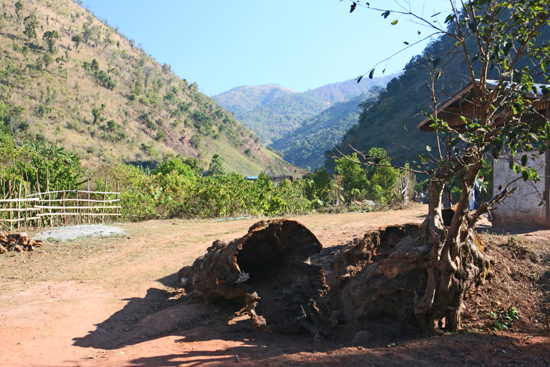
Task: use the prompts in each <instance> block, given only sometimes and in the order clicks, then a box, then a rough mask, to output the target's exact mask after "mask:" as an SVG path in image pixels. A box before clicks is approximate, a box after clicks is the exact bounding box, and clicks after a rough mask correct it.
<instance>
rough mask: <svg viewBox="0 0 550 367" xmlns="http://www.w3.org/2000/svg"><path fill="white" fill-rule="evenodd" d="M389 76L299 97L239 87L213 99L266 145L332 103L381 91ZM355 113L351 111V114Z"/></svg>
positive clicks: (284, 91) (292, 93)
mask: <svg viewBox="0 0 550 367" xmlns="http://www.w3.org/2000/svg"><path fill="white" fill-rule="evenodd" d="M391 78H392V76H388V77H382V78H376V79H373V80H368V81H366V82H365V83H361V84H358V83H357V82H356V81H355V80H347V81H345V82H340V83H333V84H328V85H325V86H322V87H319V88H316V89H313V90H308V91H306V92H303V93H298V92H295V91H292V90H290V89H285V88H281V87H279V86H276V85H263V86H257V87H249V86H246V87H239V88H234V89H232V90H230V91H228V92H225V93H222V94H220V95H217V96H215V97H214V98H215V99H216V101H218V103H220V104H221V105H222V106H224V107H225V108H227V109H228V110H230V111H232V112H234V113H235V118H237V119H238V120H239V121H241V122H242V123H243V124H245V125H246V126H247V127H248V128H250V129H252V130H253V131H254V132H256V133H257V134H258V136H260V138H261V139H262V141H263V142H264V144H266V145H269V144H271V143H273V142H275V141H276V140H278V139H281V138H282V137H283V136H285V135H288V134H291V133H292V131H294V130H295V129H298V128H300V126H302V124H303V123H304V121H305V120H306V119H310V118H313V117H314V116H316V115H317V114H319V113H320V112H322V111H324V110H325V109H327V108H329V107H330V106H331V105H332V104H334V103H336V102H341V101H345V100H347V99H349V98H353V97H355V96H357V95H359V94H361V93H363V92H368V91H370V90H371V89H373V88H376V87H383V86H385V85H386V83H387V82H388V81H389V80H390V79H391ZM353 113H355V111H353Z"/></svg>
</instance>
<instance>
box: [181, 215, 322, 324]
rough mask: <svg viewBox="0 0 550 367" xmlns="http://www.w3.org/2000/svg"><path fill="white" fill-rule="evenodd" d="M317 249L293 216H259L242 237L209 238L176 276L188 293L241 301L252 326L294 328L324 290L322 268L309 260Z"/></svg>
mask: <svg viewBox="0 0 550 367" xmlns="http://www.w3.org/2000/svg"><path fill="white" fill-rule="evenodd" d="M321 249H322V247H321V244H320V243H319V241H318V240H317V238H316V237H315V235H314V234H313V233H311V232H310V231H309V230H308V229H307V228H306V227H304V226H303V225H301V224H300V223H298V222H296V221H293V220H287V219H281V220H270V221H261V222H259V223H256V224H255V225H254V226H252V227H251V228H250V229H249V231H248V233H247V234H246V235H245V236H244V237H242V238H239V239H236V240H233V241H231V242H229V243H228V242H226V241H214V243H213V244H212V246H211V247H209V248H208V250H207V253H206V254H205V255H204V256H202V257H200V258H198V259H197V260H195V262H194V263H193V265H192V266H186V267H184V268H182V269H181V270H180V271H179V272H178V278H179V281H180V283H181V285H182V286H183V287H184V289H185V291H186V292H187V295H188V297H189V298H202V299H204V301H205V302H206V303H208V302H211V301H213V300H216V299H219V298H223V299H229V300H232V301H235V302H238V303H240V304H242V305H243V308H242V310H241V312H243V313H247V314H248V315H250V317H251V318H252V319H253V321H254V323H255V324H256V326H258V327H260V328H262V329H264V330H266V331H272V330H277V331H280V332H283V333H296V332H298V331H300V330H303V328H304V325H305V327H306V328H307V327H308V326H309V324H308V322H307V321H306V319H307V318H308V312H309V311H308V303H309V302H310V300H311V299H315V298H316V297H317V296H318V295H319V294H320V293H322V292H325V291H326V284H325V277H324V273H323V270H322V269H321V267H320V266H318V265H312V264H311V263H310V262H309V261H308V259H309V258H310V257H311V256H312V255H314V254H317V253H319V252H320V251H321Z"/></svg>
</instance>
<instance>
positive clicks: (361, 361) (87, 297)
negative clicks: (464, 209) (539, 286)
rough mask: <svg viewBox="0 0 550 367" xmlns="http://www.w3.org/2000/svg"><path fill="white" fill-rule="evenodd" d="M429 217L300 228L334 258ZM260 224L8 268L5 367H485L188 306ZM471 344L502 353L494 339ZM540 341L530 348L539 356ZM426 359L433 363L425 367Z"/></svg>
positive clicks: (62, 251)
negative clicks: (320, 339) (211, 266)
mask: <svg viewBox="0 0 550 367" xmlns="http://www.w3.org/2000/svg"><path fill="white" fill-rule="evenodd" d="M425 213H426V208H425V207H420V206H418V207H416V208H414V209H411V210H406V211H396V212H385V213H355V214H337V215H311V216H304V217H298V218H295V219H297V220H298V221H300V222H301V223H303V224H304V225H305V226H306V227H308V228H309V229H310V230H311V231H312V232H313V233H314V234H315V235H316V236H317V237H318V238H319V240H320V241H321V243H323V245H324V246H333V245H338V244H341V243H344V242H347V241H349V240H351V239H353V238H355V237H362V235H363V233H364V232H365V231H367V230H369V229H376V228H378V227H379V226H381V225H387V224H398V223H406V222H420V221H422V218H423V215H424V214H425ZM257 221H258V219H246V220H234V221H232V220H228V221H221V222H220V221H218V222H209V221H183V220H171V221H148V222H142V223H129V224H122V225H118V227H120V228H123V229H124V230H126V234H124V235H122V236H118V237H110V238H87V239H80V240H75V241H72V242H66V243H61V242H60V243H48V244H46V245H45V246H44V247H42V248H40V249H38V251H36V252H34V253H22V254H16V253H12V254H9V255H7V256H5V255H3V256H0V350H2V353H0V366H37V367H38V366H52V367H53V366H117V367H118V366H198V365H220V366H226V365H233V364H237V363H238V365H249V366H255V365H269V366H287V365H289V366H290V365H297V366H319V365H321V366H322V365H326V366H330V365H346V366H348V365H349V366H353V365H357V366H365V365H373V366H374V365H392V364H393V365H445V364H446V363H447V362H452V363H456V362H459V361H460V362H466V364H465V365H468V364H469V363H472V364H471V365H482V364H479V363H480V362H479V361H478V362H475V361H474V360H473V359H472V360H471V361H470V360H468V358H466V357H467V356H466V357H464V353H462V357H460V356H458V357H456V358H459V357H460V358H462V359H460V358H459V359H454V360H453V358H454V357H453V358H451V357H449V358H450V359H449V360H448V361H447V360H446V359H445V358H447V357H441V356H439V357H437V356H436V357H434V356H435V354H433V353H430V352H429V351H430V349H437V348H439V347H440V343H441V342H442V341H441V339H436V340H433V339H425V340H421V341H412V342H410V343H408V344H407V343H403V344H401V345H399V346H396V347H394V348H387V347H386V344H389V345H390V346H391V340H390V341H381V346H380V348H372V349H368V350H367V349H364V348H361V347H349V346H336V345H333V344H331V343H330V341H328V340H327V343H326V344H324V345H322V346H317V347H316V346H315V345H313V344H312V341H311V340H310V338H308V337H304V336H302V337H296V336H292V337H291V336H280V335H268V334H264V333H262V332H260V331H257V330H255V329H254V328H253V327H252V326H251V323H250V322H249V321H248V320H247V319H246V318H242V319H239V318H237V319H235V318H232V317H231V316H232V313H231V310H232V309H231V307H230V306H228V307H221V306H220V305H204V304H202V303H200V302H194V303H182V302H179V301H178V294H177V293H176V292H175V289H174V287H175V286H176V284H175V281H176V279H175V273H176V272H177V271H178V270H179V269H180V268H181V267H182V266H183V265H186V264H190V263H192V262H193V261H194V259H195V258H196V257H198V256H200V255H202V254H203V253H204V252H205V250H206V248H207V247H208V246H210V244H211V243H212V241H213V240H215V239H227V240H231V239H234V238H238V237H241V236H242V235H244V234H245V233H246V231H247V229H248V228H249V227H250V226H251V225H252V224H254V223H256V222H257ZM31 235H32V233H31ZM230 319H231V321H229V320H230ZM463 337H464V339H465V340H466V339H468V338H469V339H471V340H470V341H471V342H474V343H476V342H480V341H482V340H484V341H485V342H487V343H492V344H491V345H497V344H495V343H497V342H498V343H500V342H501V339H496V341H495V340H492V338H493V336H492V335H491V334H481V335H477V334H469V335H466V336H463ZM537 338H538V336H537V337H535V336H531V337H530V338H529V343H535V345H537V348H538V346H539V344H540V342H541V341H540V340H539V339H537ZM478 339H479V340H478ZM542 342H545V340H542ZM384 343H386V344H384ZM443 343H447V344H449V343H451V344H452V343H457V341H456V339H453V340H452V341H451V340H450V341H443ZM392 347H393V346H392ZM466 348H467V349H468V347H466ZM539 349H540V348H539ZM413 352H414V353H413ZM451 354H452V353H451ZM470 354H472V353H471V352H470ZM539 354H540V353H539ZM412 356H414V358H413V357H412ZM422 356H424V357H422ZM396 358H397V359H396ZM423 358H425V361H426V363H424V362H422V363H421V364H418V363H420V362H419V361H423V360H424V359H423ZM434 358H435V359H434ZM438 358H439V359H438ZM537 358H539V356H538V357H537ZM540 358H546V356H540ZM407 360H408V362H407ZM367 361H369V362H368V363H367ZM396 361H401V362H399V364H394V362H396ZM541 361H543V359H541ZM548 361H550V357H549V358H548ZM484 365H491V364H484Z"/></svg>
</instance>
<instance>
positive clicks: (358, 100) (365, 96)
mask: <svg viewBox="0 0 550 367" xmlns="http://www.w3.org/2000/svg"><path fill="white" fill-rule="evenodd" d="M376 95H377V92H371V93H361V94H360V95H358V96H356V97H354V98H352V99H350V100H349V101H345V102H336V103H335V104H333V105H332V106H331V107H329V108H327V109H326V110H324V111H322V112H321V113H319V114H318V115H316V116H314V117H311V118H309V119H307V120H305V121H303V122H302V126H300V127H299V128H297V129H295V130H293V131H291V132H290V133H288V134H286V135H285V136H283V137H282V138H281V139H279V140H277V141H275V142H274V143H273V144H272V145H271V147H272V148H273V149H275V150H277V151H280V152H281V153H283V155H284V159H285V160H287V161H288V162H291V163H292V164H294V165H296V166H298V167H302V168H307V167H310V168H311V169H316V168H319V167H321V166H322V165H323V164H324V161H325V158H324V157H323V154H324V153H325V151H327V150H330V149H333V148H334V146H336V145H338V144H339V143H340V141H341V140H342V137H343V136H344V135H345V133H346V132H347V131H348V130H349V129H350V128H351V127H352V126H353V125H355V124H356V123H357V121H358V118H359V111H360V105H362V104H369V103H373V102H374V101H375V96H376Z"/></svg>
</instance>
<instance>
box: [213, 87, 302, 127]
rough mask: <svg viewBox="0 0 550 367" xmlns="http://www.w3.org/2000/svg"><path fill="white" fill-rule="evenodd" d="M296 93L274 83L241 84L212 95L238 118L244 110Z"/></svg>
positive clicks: (250, 109) (247, 110)
mask: <svg viewBox="0 0 550 367" xmlns="http://www.w3.org/2000/svg"><path fill="white" fill-rule="evenodd" d="M295 93H298V92H296V91H295V90H292V89H287V88H283V87H280V86H278V85H274V84H267V85H260V86H256V87H250V86H246V85H245V86H242V87H236V88H233V89H231V90H230V91H227V92H224V93H221V94H218V95H217V96H214V99H215V100H216V102H218V103H219V104H220V105H222V106H224V107H225V108H226V109H228V110H229V111H231V112H233V113H234V114H235V117H236V118H237V119H239V118H240V117H241V116H243V115H244V114H245V113H246V112H249V111H252V110H253V109H255V108H258V107H260V106H263V105H266V104H268V103H270V102H272V101H273V100H275V99H277V98H279V97H283V96H286V95H290V94H295Z"/></svg>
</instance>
